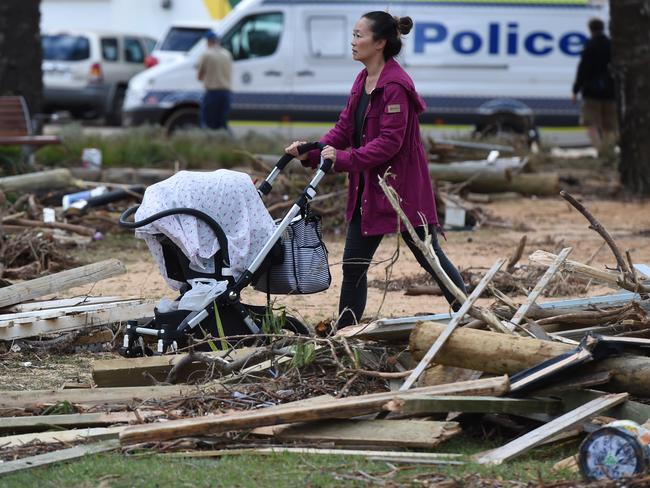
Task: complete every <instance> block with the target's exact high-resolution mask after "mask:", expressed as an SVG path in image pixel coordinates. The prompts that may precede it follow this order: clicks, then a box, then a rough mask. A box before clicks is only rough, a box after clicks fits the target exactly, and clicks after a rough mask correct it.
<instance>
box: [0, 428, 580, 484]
mask: <svg viewBox="0 0 650 488" xmlns="http://www.w3.org/2000/svg"><path fill="white" fill-rule="evenodd" d="M502 442H503V440H502V439H495V440H493V441H491V442H487V441H478V442H477V441H476V440H474V439H471V438H468V437H467V436H465V435H463V436H461V437H458V438H456V439H453V440H451V441H449V442H447V443H445V444H443V446H444V452H455V453H462V454H467V455H469V454H473V453H476V452H479V451H481V450H484V449H489V448H493V447H496V446H498V445H500V444H501V443H502ZM576 449H577V444H576V443H570V444H565V445H564V446H560V447H558V446H554V447H547V448H541V449H537V450H536V451H534V453H533V454H530V455H526V456H523V457H522V458H520V459H519V460H516V461H514V462H511V463H508V464H505V465H503V466H496V467H486V466H479V465H476V464H467V465H462V466H458V465H454V466H444V465H435V466H434V465H399V466H401V467H402V469H399V470H395V469H394V468H393V466H392V465H390V464H389V463H386V462H383V461H369V460H367V459H364V458H361V457H358V458H357V457H347V458H346V457H341V456H318V455H302V454H289V453H281V454H270V455H255V454H243V455H234V456H224V457H222V458H210V459H198V458H176V457H174V458H171V457H166V456H163V455H154V454H152V455H144V456H125V455H122V454H118V453H111V454H99V455H94V456H89V457H86V458H83V459H81V460H78V461H73V462H70V463H61V464H57V465H53V466H50V467H43V468H35V469H32V470H28V471H23V472H21V473H16V474H13V475H10V476H6V477H4V478H2V479H1V480H0V484H2V486H3V487H5V488H9V487H24V486H40V487H43V488H45V487H50V486H52V487H57V488H59V487H67V486H75V487H86V486H88V487H90V486H102V487H105V488H108V487H115V488H118V487H153V486H191V487H203V486H206V487H207V486H219V487H220V486H224V487H225V486H228V487H249V486H269V485H270V486H278V487H303V486H312V487H335V486H368V485H371V486H378V485H379V484H381V483H380V481H386V482H390V483H391V484H392V486H396V485H402V486H404V485H407V486H408V485H412V486H421V485H422V484H423V482H432V481H440V480H442V479H465V478H468V477H470V476H478V477H480V478H483V479H492V480H505V481H507V480H513V481H518V482H532V483H535V482H538V481H539V480H541V479H543V480H544V481H545V482H551V481H558V480H566V479H571V480H578V475H576V474H574V473H569V472H554V471H552V469H551V468H552V466H553V464H554V463H555V462H556V461H558V460H560V459H562V458H563V457H566V456H568V455H570V454H573V453H574V452H575V450H576ZM461 486H462V485H461ZM503 486H507V484H505V483H504V485H503Z"/></svg>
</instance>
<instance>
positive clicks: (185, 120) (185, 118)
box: [164, 107, 199, 134]
mask: <svg viewBox="0 0 650 488" xmlns="http://www.w3.org/2000/svg"><path fill="white" fill-rule="evenodd" d="M164 125H165V129H166V131H167V133H168V134H173V133H174V132H175V131H177V130H179V129H194V128H196V127H198V126H199V109H198V107H184V108H179V109H176V110H174V111H173V112H172V113H171V115H169V117H167V120H165V123H164Z"/></svg>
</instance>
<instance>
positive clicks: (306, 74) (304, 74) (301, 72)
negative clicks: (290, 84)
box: [296, 69, 314, 76]
mask: <svg viewBox="0 0 650 488" xmlns="http://www.w3.org/2000/svg"><path fill="white" fill-rule="evenodd" d="M296 74H297V75H298V76H314V72H313V71H311V70H308V69H306V70H304V71H298V72H297V73H296Z"/></svg>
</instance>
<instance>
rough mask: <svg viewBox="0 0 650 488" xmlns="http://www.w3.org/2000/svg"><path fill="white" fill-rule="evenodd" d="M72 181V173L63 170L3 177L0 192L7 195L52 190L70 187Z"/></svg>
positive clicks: (0, 180) (0, 182)
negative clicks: (9, 193)
mask: <svg viewBox="0 0 650 488" xmlns="http://www.w3.org/2000/svg"><path fill="white" fill-rule="evenodd" d="M72 180H73V178H72V173H70V170H68V169H65V168H58V169H52V170H49V171H38V172H35V173H26V174H22V175H14V176H5V177H3V178H0V191H3V192H5V193H8V192H31V191H35V190H53V189H57V188H65V187H67V186H71V185H72Z"/></svg>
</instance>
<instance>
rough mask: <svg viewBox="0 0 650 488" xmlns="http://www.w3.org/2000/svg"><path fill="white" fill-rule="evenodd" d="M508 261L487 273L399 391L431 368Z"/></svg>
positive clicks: (409, 385)
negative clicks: (434, 359)
mask: <svg viewBox="0 0 650 488" xmlns="http://www.w3.org/2000/svg"><path fill="white" fill-rule="evenodd" d="M505 262H506V259H505V258H502V259H499V260H498V261H497V262H496V263H494V264H493V265H492V267H491V268H490V269H489V271H488V272H487V273H485V276H483V278H482V279H481V281H480V282H479V284H478V285H476V288H474V291H472V293H471V295H470V296H469V297H467V300H465V303H463V305H462V306H461V307H460V309H459V310H458V312H456V313H455V314H454V316H453V318H452V319H451V321H450V322H449V324H447V326H446V327H445V330H444V331H443V332H442V334H440V335H439V336H438V338H437V339H436V341H435V342H434V343H433V344H432V345H431V347H430V348H429V350H428V351H427V353H426V354H425V355H424V357H423V358H422V359H421V360H420V362H419V363H418V365H417V366H416V367H415V369H414V370H413V372H412V373H411V374H410V375H409V376H408V378H406V380H404V383H403V384H402V386H401V387H400V389H399V391H405V390H408V389H409V388H411V386H413V384H414V383H415V382H416V381H417V379H418V378H419V377H420V375H421V374H422V373H423V372H424V370H425V369H426V368H427V366H429V364H430V363H431V361H432V360H433V358H434V357H435V356H436V354H437V353H438V351H439V350H440V348H441V347H442V346H443V345H444V343H445V342H446V341H447V339H448V338H449V336H450V335H451V334H452V332H454V330H455V329H456V327H457V326H458V324H459V323H460V321H461V320H462V318H463V317H464V316H465V314H466V313H467V312H468V311H469V309H470V308H471V307H472V306H473V305H474V303H475V302H476V300H478V298H479V297H480V296H481V294H482V293H483V290H485V287H486V286H487V285H488V283H490V281H492V278H494V275H496V274H497V272H498V271H499V269H501V267H502V266H503V265H504V264H505Z"/></svg>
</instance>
